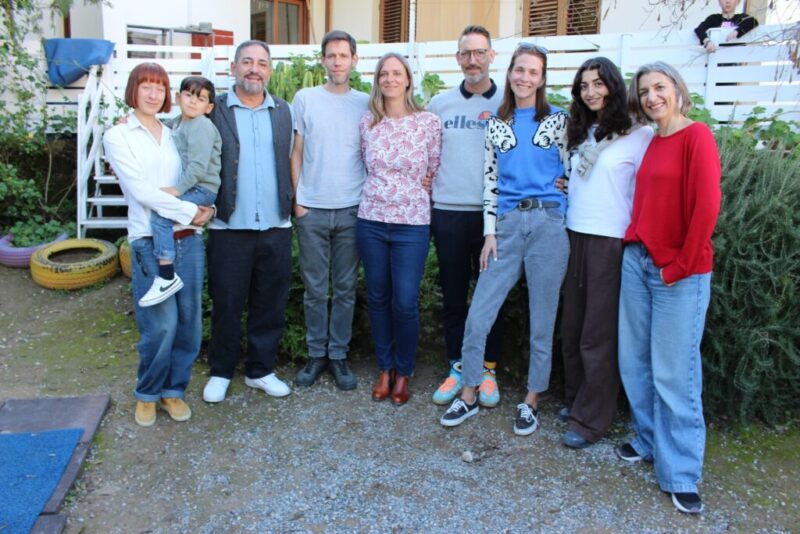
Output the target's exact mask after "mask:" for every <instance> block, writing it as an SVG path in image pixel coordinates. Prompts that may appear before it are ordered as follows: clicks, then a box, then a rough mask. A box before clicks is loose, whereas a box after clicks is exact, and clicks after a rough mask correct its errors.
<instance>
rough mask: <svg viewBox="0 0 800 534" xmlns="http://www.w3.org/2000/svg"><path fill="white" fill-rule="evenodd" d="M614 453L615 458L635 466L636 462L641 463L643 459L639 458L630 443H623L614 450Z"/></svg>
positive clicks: (642, 457)
mask: <svg viewBox="0 0 800 534" xmlns="http://www.w3.org/2000/svg"><path fill="white" fill-rule="evenodd" d="M614 452H616V453H617V457H618V458H619V459H620V460H625V461H626V462H630V463H632V464H635V463H636V462H641V461H642V460H644V459H645V458H644V456H641V455H640V454H639V453H638V452H636V449H634V448H633V445H631V444H630V443H623V444H622V445H620V446H619V447H617V448H616V449H614Z"/></svg>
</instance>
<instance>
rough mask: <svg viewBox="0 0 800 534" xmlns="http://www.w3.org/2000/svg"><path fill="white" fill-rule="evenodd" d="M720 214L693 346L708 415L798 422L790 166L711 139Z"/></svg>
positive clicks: (730, 140)
mask: <svg viewBox="0 0 800 534" xmlns="http://www.w3.org/2000/svg"><path fill="white" fill-rule="evenodd" d="M718 144H719V148H720V157H721V160H722V209H721V213H720V217H719V222H718V224H717V229H716V233H715V236H714V254H715V259H714V274H713V277H712V293H711V305H710V307H709V312H708V319H707V323H706V332H705V339H704V343H703V370H704V373H705V376H704V398H705V406H706V411H707V412H708V413H709V415H711V416H712V417H721V416H722V417H731V418H736V419H739V420H743V421H744V420H747V419H751V418H753V417H756V418H759V419H762V420H764V421H767V422H769V423H772V424H775V423H778V422H781V421H786V420H789V419H791V418H792V417H797V416H798V415H800V305H799V304H798V299H799V298H800V287H799V285H800V211H798V206H800V159H798V158H786V157H784V151H783V150H757V149H755V148H753V146H752V145H753V143H752V142H751V140H746V139H745V140H743V139H741V138H740V137H739V136H738V134H736V133H735V132H734V131H732V130H727V129H724V130H722V131H721V132H720V134H719V135H718Z"/></svg>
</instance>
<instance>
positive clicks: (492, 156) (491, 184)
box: [483, 117, 502, 235]
mask: <svg viewBox="0 0 800 534" xmlns="http://www.w3.org/2000/svg"><path fill="white" fill-rule="evenodd" d="M498 122H502V121H500V119H497V118H495V117H491V118H490V119H489V121H488V122H487V124H486V135H485V138H484V139H485V142H484V151H485V152H484V156H483V235H490V234H491V235H494V233H495V224H496V222H497V196H498V194H499V191H498V190H497V152H496V151H495V141H494V137H495V136H496V135H495V133H496V131H497V126H498V124H497V123H498Z"/></svg>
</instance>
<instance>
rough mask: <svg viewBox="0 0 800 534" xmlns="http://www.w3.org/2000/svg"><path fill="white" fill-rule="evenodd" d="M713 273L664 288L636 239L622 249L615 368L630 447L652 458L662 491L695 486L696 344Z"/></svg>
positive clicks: (700, 451)
mask: <svg viewBox="0 0 800 534" xmlns="http://www.w3.org/2000/svg"><path fill="white" fill-rule="evenodd" d="M710 294H711V273H705V274H696V275H692V276H689V277H687V278H684V279H682V280H679V281H678V282H676V283H675V284H673V285H672V286H667V285H666V284H664V282H663V281H662V280H661V276H660V274H659V268H658V267H657V266H656V265H655V264H654V263H653V260H652V258H651V257H650V255H649V254H648V252H647V250H646V249H645V248H644V247H643V246H642V245H640V244H629V245H627V246H626V247H625V252H624V254H623V260H622V286H621V290H620V310H619V313H620V315H619V366H620V375H621V377H622V384H623V386H624V387H625V392H626V394H627V396H628V400H629V401H630V404H631V414H632V416H633V430H634V432H635V433H636V437H635V438H634V439H633V441H632V442H631V445H632V446H633V448H634V449H635V450H636V452H637V453H639V454H640V455H642V456H644V457H651V458H653V461H654V463H655V470H656V479H657V480H658V484H659V486H660V487H661V489H662V490H664V491H667V492H672V493H684V492H685V493H692V492H696V491H697V484H698V482H699V481H700V478H701V476H702V471H703V455H704V453H705V442H706V426H705V421H704V419H703V400H702V391H703V374H702V364H701V360H700V341H701V340H702V338H703V328H704V326H705V319H706V310H707V309H708V303H709V298H710Z"/></svg>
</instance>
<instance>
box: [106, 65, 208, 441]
mask: <svg viewBox="0 0 800 534" xmlns="http://www.w3.org/2000/svg"><path fill="white" fill-rule="evenodd" d="M125 103H126V104H127V105H128V106H130V107H131V108H132V111H131V113H130V114H128V116H127V120H126V121H125V123H124V124H123V123H121V124H118V125H117V126H114V127H113V128H111V129H110V130H108V131H107V132H106V133H105V135H104V137H103V146H104V147H105V153H106V156H107V158H108V161H109V163H110V164H111V167H112V168H113V169H114V173H115V174H116V175H117V177H118V178H119V184H120V187H121V188H122V192H123V194H124V195H125V200H126V201H127V203H128V241H129V242H130V245H131V252H132V260H133V261H132V271H133V300H134V303H135V310H136V324H137V326H138V328H139V344H138V345H137V349H138V351H139V369H138V373H137V375H138V376H137V383H136V389H135V391H134V395H135V396H136V399H137V403H136V411H135V420H136V423H137V424H139V425H141V426H151V425H152V424H153V423H155V420H156V403H158V405H159V406H160V407H161V408H162V409H163V410H165V411H166V412H167V413H168V414H169V416H170V417H171V418H172V419H174V420H176V421H186V420H188V419H189V418H190V417H191V415H192V412H191V409H190V408H189V406H188V405H187V404H186V403H185V402H184V401H183V396H184V392H185V390H186V386H187V385H188V384H189V378H190V377H191V372H192V364H193V363H194V360H195V358H196V357H197V353H198V352H199V350H200V340H201V334H202V329H201V317H200V310H201V308H200V292H201V289H202V287H203V270H204V258H205V252H204V247H203V241H202V239H201V238H200V236H199V234H198V232H199V231H200V230H199V228H193V227H190V226H189V225H197V226H201V225H203V224H205V223H206V222H208V220H209V219H210V217H211V214H212V210H211V209H210V208H204V207H202V206H197V205H196V204H193V203H191V202H186V201H183V200H180V199H178V198H176V197H174V196H172V195H170V194H169V193H166V192H164V191H162V188H165V187H172V186H174V185H175V184H176V183H177V182H178V179H179V178H180V175H181V160H180V156H179V155H178V150H177V148H176V147H175V143H174V142H173V139H172V133H171V131H170V129H169V128H167V127H166V126H164V125H163V124H162V123H161V121H159V120H158V118H157V117H156V115H157V114H158V113H166V112H169V110H170V107H171V104H172V100H171V98H170V90H169V77H168V76H167V72H166V71H165V70H164V69H163V67H161V66H160V65H157V64H155V63H142V64H140V65H138V66H136V67H135V68H134V69H133V71H131V74H130V77H129V78H128V85H127V87H126V89H125ZM153 211H155V212H156V213H158V214H159V215H161V216H162V217H166V218H167V219H170V220H173V221H177V222H178V223H180V224H181V225H183V227H179V228H180V229H178V230H177V231H176V232H175V234H174V236H175V248H176V253H177V256H176V258H175V273H176V274H178V275H179V276H180V278H181V279H182V280H183V283H184V289H183V290H182V291H180V292H178V293H176V294H175V295H174V296H172V297H170V298H169V299H167V300H165V301H164V302H162V303H160V304H158V305H155V306H150V307H146V308H142V307H141V306H139V304H138V301H139V299H140V298H141V297H142V296H143V295H144V294H145V293H146V292H147V290H148V289H149V288H150V286H151V284H152V283H153V278H154V277H155V276H156V275H157V274H158V261H157V260H156V257H155V255H154V254H153V238H152V232H151V230H150V214H151V212H153Z"/></svg>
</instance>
